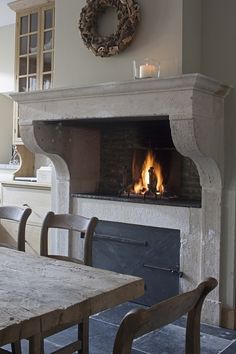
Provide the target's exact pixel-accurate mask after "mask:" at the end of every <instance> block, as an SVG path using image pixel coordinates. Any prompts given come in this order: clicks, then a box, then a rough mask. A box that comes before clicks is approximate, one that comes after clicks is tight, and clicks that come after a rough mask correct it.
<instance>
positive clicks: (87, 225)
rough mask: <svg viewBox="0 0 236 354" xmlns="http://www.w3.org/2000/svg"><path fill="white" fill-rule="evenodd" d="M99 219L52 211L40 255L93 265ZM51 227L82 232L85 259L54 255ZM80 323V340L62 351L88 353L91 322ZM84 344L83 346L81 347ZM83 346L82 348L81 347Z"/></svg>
mask: <svg viewBox="0 0 236 354" xmlns="http://www.w3.org/2000/svg"><path fill="white" fill-rule="evenodd" d="M97 222H98V219H97V218H96V217H93V218H91V219H88V218H85V217H83V216H80V215H72V214H54V213H53V212H52V211H50V212H49V213H48V214H47V215H46V217H45V219H44V221H43V224H42V230H41V242H40V255H41V256H46V257H50V258H56V259H60V260H63V261H70V262H76V263H83V264H85V265H92V240H93V234H94V231H95V228H96V225H97ZM49 229H62V230H68V231H69V237H70V236H71V235H70V232H71V231H77V232H79V233H80V236H81V237H82V238H84V249H83V253H84V258H83V260H81V259H78V258H72V257H69V256H63V255H55V254H54V255H52V254H49V252H48V243H49V235H48V231H49ZM75 324H78V340H77V341H75V342H73V343H71V344H70V345H68V346H67V347H66V351H65V352H64V351H62V353H67V354H69V353H74V352H75V351H76V350H78V353H81V354H82V353H83V354H85V353H88V330H89V322H88V320H87V321H84V322H83V323H74V324H73V325H75ZM71 326H72V325H70V326H67V327H63V328H59V329H57V331H56V332H59V331H62V330H64V329H66V328H68V327H71ZM56 332H54V333H56ZM54 333H52V332H47V333H43V338H46V337H48V336H51V335H52V334H54ZM81 345H82V348H81ZM79 348H81V349H79ZM57 353H59V351H57Z"/></svg>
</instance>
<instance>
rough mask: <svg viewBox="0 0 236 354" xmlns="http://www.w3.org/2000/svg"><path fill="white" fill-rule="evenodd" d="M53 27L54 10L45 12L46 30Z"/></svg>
mask: <svg viewBox="0 0 236 354" xmlns="http://www.w3.org/2000/svg"><path fill="white" fill-rule="evenodd" d="M52 27H53V10H52V9H50V10H46V11H45V12H44V29H47V28H52Z"/></svg>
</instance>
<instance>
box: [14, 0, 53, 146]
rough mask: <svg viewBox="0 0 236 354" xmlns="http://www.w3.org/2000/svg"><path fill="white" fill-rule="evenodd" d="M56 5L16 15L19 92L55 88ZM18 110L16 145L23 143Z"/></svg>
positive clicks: (17, 81) (16, 112)
mask: <svg viewBox="0 0 236 354" xmlns="http://www.w3.org/2000/svg"><path fill="white" fill-rule="evenodd" d="M54 38H55V9H54V3H51V4H50V5H47V6H41V7H37V8H36V7H35V8H32V9H29V10H25V11H24V12H19V13H17V22H16V91H18V92H31V91H35V90H46V89H50V88H52V84H53V72H54ZM18 117H19V114H18V108H17V107H15V113H14V121H15V122H14V142H13V143H14V144H16V143H20V142H21V138H20V132H19V124H18Z"/></svg>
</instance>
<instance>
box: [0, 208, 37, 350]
mask: <svg viewBox="0 0 236 354" xmlns="http://www.w3.org/2000/svg"><path fill="white" fill-rule="evenodd" d="M31 212H32V210H31V209H30V208H22V207H18V206H0V220H11V221H15V222H17V223H18V229H17V239H16V247H14V246H13V245H11V244H8V243H0V247H7V248H15V249H17V250H18V251H23V252H25V228H26V223H27V220H28V217H29V216H30V214H31ZM11 347H12V353H13V354H21V347H20V342H16V343H12V344H11ZM0 353H10V352H9V351H6V350H4V349H2V348H0Z"/></svg>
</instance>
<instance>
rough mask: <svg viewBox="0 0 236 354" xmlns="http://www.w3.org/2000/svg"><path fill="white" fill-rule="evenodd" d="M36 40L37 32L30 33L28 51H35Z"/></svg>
mask: <svg viewBox="0 0 236 354" xmlns="http://www.w3.org/2000/svg"><path fill="white" fill-rule="evenodd" d="M37 41H38V37H37V34H32V35H31V36H30V45H29V52H30V53H35V52H37Z"/></svg>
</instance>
